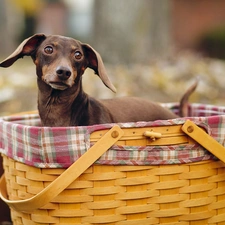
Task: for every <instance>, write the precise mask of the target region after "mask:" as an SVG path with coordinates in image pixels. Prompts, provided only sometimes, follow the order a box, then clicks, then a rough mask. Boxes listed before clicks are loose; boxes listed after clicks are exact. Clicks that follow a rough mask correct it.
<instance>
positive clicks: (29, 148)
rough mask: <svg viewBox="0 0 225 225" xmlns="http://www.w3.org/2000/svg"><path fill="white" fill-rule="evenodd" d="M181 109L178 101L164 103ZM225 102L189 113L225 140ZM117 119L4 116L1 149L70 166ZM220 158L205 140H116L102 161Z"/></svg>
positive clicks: (47, 164)
mask: <svg viewBox="0 0 225 225" xmlns="http://www.w3.org/2000/svg"><path fill="white" fill-rule="evenodd" d="M163 106H164V107H167V108H169V109H171V110H172V111H174V112H175V113H177V112H178V108H179V105H178V104H177V103H170V104H163ZM224 113H225V107H220V106H218V107H216V106H213V105H202V104H191V105H190V106H189V115H190V117H189V119H190V120H192V121H193V122H195V123H196V124H197V125H198V126H201V127H203V128H204V129H205V130H206V131H207V132H208V134H209V135H211V136H212V137H213V138H214V139H216V140H217V141H218V142H220V143H221V144H223V145H224V141H225V140H224V135H225V125H224V124H225V116H224V115H223V114H224ZM185 120H186V118H178V119H173V120H158V121H154V122H137V123H120V124H119V126H120V127H121V128H128V127H129V128H131V127H147V126H148V127H149V126H150V127H151V126H164V125H166V126H170V125H177V124H183V123H184V122H185ZM113 125H114V124H101V125H94V126H86V127H82V126H81V127H59V128H52V127H41V126H40V119H39V117H38V115H37V114H25V115H21V116H10V117H4V118H1V120H0V152H1V153H3V154H5V155H7V156H8V157H10V158H13V159H14V160H17V161H19V162H22V163H25V164H27V165H31V166H35V167H39V168H67V167H69V166H70V165H71V164H72V163H73V162H74V161H76V160H77V159H78V158H79V157H80V156H81V155H82V154H84V153H85V152H86V151H87V150H88V149H89V148H90V146H91V143H90V140H89V137H90V134H91V133H92V132H94V131H96V130H102V129H109V128H111V127H112V126H113ZM208 159H215V157H214V156H213V155H211V154H210V153H209V152H208V151H206V150H205V149H204V148H202V147H201V146H200V145H197V144H194V145H170V146H147V147H141V146H118V145H115V146H112V148H111V149H109V150H108V151H107V152H106V153H105V154H104V155H103V156H102V157H101V158H99V160H98V161H96V163H98V164H111V165H159V164H180V163H191V162H196V161H201V160H208Z"/></svg>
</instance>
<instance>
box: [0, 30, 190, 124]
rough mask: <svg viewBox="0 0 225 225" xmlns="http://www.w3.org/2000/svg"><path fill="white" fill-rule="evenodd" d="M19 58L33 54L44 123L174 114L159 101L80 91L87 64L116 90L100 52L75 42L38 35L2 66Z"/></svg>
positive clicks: (145, 118) (154, 117) (129, 119)
mask: <svg viewBox="0 0 225 225" xmlns="http://www.w3.org/2000/svg"><path fill="white" fill-rule="evenodd" d="M23 56H31V57H32V59H33V61H34V63H35V65H36V73H37V83H38V110H39V114H40V118H41V121H42V125H43V126H81V125H82V126H84V125H93V124H102V123H117V122H136V121H154V120H158V119H161V120H166V119H173V118H176V117H177V116H176V115H175V114H173V113H172V112H171V111H169V110H167V109H165V108H164V107H161V106H160V105H159V104H157V103H155V102H151V101H148V100H144V99H141V98H134V97H122V98H114V99H105V100H97V99H94V98H92V97H90V96H88V95H87V94H86V93H85V92H84V91H83V89H82V75H83V73H84V71H85V69H86V68H87V67H89V68H91V69H93V70H94V72H95V73H96V74H97V75H98V76H99V77H100V79H101V80H102V82H103V83H104V84H105V85H106V86H107V87H108V88H109V89H111V90H112V91H113V92H116V89H115V87H114V86H113V84H112V83H111V81H110V79H109V77H108V76H107V73H106V70H105V67H104V64H103V61H102V58H101V56H100V55H99V53H98V52H97V51H95V50H94V49H93V48H92V47H91V46H90V45H88V44H83V43H81V42H80V41H78V40H75V39H72V38H68V37H64V36H58V35H51V36H45V35H44V34H36V35H34V36H32V37H30V38H28V39H26V40H24V41H23V42H22V43H21V44H20V45H19V46H18V48H17V49H16V50H15V51H14V52H13V53H12V54H11V55H10V56H9V57H8V58H6V59H5V60H4V61H2V62H1V63H0V66H1V67H9V66H11V65H12V64H13V63H14V62H15V61H16V60H17V59H19V58H22V57H23ZM185 99H186V98H185ZM183 105H186V104H183ZM183 111H185V110H181V112H183Z"/></svg>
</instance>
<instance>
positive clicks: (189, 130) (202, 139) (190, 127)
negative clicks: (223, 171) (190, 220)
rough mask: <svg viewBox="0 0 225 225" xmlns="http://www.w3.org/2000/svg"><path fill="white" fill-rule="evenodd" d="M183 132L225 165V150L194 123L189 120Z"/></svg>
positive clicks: (183, 127)
mask: <svg viewBox="0 0 225 225" xmlns="http://www.w3.org/2000/svg"><path fill="white" fill-rule="evenodd" d="M181 129H182V131H183V132H184V133H186V134H187V135H188V136H190V137H191V138H192V139H194V140H195V141H196V142H198V143H199V144H200V145H201V146H202V147H204V148H205V149H207V150H208V151H209V152H211V153H212V154H213V155H215V156H216V157H217V158H218V159H220V160H221V161H222V162H224V163H225V148H224V146H223V145H221V144H220V143H219V142H217V141H216V140H215V139H214V138H212V137H211V136H210V135H208V134H207V133H206V132H205V131H204V130H202V129H201V128H199V127H198V126H197V125H196V124H195V123H194V122H192V121H190V120H187V121H186V122H185V123H184V125H183V126H182V127H181Z"/></svg>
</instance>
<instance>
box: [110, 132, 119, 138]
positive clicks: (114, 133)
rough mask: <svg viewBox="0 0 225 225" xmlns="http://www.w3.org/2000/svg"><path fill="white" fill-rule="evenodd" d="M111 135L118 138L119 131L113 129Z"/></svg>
mask: <svg viewBox="0 0 225 225" xmlns="http://www.w3.org/2000/svg"><path fill="white" fill-rule="evenodd" d="M111 136H112V137H113V138H117V137H118V136H119V132H118V131H113V132H112V134H111Z"/></svg>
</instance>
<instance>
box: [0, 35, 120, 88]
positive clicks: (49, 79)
mask: <svg viewBox="0 0 225 225" xmlns="http://www.w3.org/2000/svg"><path fill="white" fill-rule="evenodd" d="M23 56H31V57H32V59H33V61H34V63H35V65H36V70H37V75H38V77H39V78H40V79H41V80H43V81H44V82H45V83H46V84H47V85H49V86H51V87H52V88H53V89H56V90H61V91H63V90H66V89H68V88H71V87H73V86H74V85H75V84H76V82H77V81H78V80H79V79H80V77H81V76H82V74H83V73H84V71H85V69H86V68H87V67H89V68H91V69H93V70H94V72H95V73H96V74H97V75H98V76H99V77H100V78H101V80H102V82H103V83H104V84H105V85H106V86H107V87H108V88H109V89H111V90H112V91H113V92H116V88H115V87H114V85H113V84H112V83H111V81H110V79H109V77H108V75H107V73H106V70H105V67H104V64H103V61H102V58H101V56H100V55H99V53H98V52H97V51H96V50H94V49H93V48H92V47H91V46H90V45H88V44H84V43H81V42H80V41H78V40H75V39H73V38H69V37H64V36H59V35H50V36H46V35H44V34H35V35H33V36H31V37H29V38H27V39H25V40H24V41H23V42H22V43H21V44H20V45H19V46H18V48H17V49H16V50H15V51H14V52H13V53H12V54H11V55H10V56H9V57H8V58H6V59H5V60H3V61H2V62H1V63H0V66H1V67H9V66H11V65H12V64H13V63H14V62H15V61H16V60H17V59H19V58H22V57H23Z"/></svg>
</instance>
